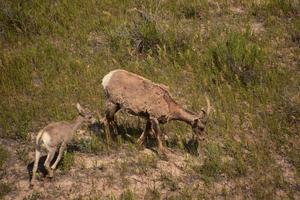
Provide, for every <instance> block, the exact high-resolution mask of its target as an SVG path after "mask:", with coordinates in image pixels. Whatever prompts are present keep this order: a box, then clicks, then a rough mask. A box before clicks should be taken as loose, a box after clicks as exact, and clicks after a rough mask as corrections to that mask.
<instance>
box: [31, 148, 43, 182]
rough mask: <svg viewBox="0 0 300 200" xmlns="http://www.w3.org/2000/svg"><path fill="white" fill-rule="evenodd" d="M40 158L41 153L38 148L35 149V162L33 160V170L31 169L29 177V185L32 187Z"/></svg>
mask: <svg viewBox="0 0 300 200" xmlns="http://www.w3.org/2000/svg"><path fill="white" fill-rule="evenodd" d="M40 157H41V151H40V149H39V148H36V150H35V160H34V165H33V169H32V177H31V181H30V185H34V182H35V181H36V172H37V169H38V165H39V160H40Z"/></svg>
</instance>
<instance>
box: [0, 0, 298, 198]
mask: <svg viewBox="0 0 300 200" xmlns="http://www.w3.org/2000/svg"><path fill="white" fill-rule="evenodd" d="M0 41H1V45H0V199H1V198H4V199H299V198H300V192H299V191H300V92H299V91H300V48H299V47H300V2H299V0H253V1H246V0H236V1H233V0H217V1H212V0H191V1H189V0H178V1H172V0H161V1H159V0H155V1H153V0H141V1H136V0H122V1H116V0H112V1H110V0H101V1H97V0H88V1H86V0H61V1H58V0H54V1H43V0H28V1H22V0H0ZM119 68H120V69H126V70H128V71H131V72H134V73H137V74H139V75H141V76H144V77H146V78H148V79H150V80H152V81H154V82H157V83H162V84H164V85H167V86H168V87H169V90H170V92H171V93H172V96H173V97H174V98H175V99H176V100H177V101H178V102H180V103H181V104H182V105H184V106H185V107H186V108H188V109H190V110H193V111H200V109H201V108H202V107H205V106H206V102H205V98H204V96H205V94H207V96H208V97H209V99H210V101H211V103H212V106H213V110H214V112H213V114H212V116H211V118H210V121H209V123H208V127H207V138H206V140H205V141H204V142H203V143H201V144H200V147H201V149H202V152H201V154H200V155H198V153H197V151H196V148H197V147H198V145H199V144H198V143H197V142H195V141H194V140H193V139H194V138H193V134H192V130H191V128H190V127H189V126H187V125H186V124H183V123H181V122H171V123H168V124H166V125H164V126H163V127H162V129H163V131H164V132H165V133H166V134H167V135H168V139H167V141H166V144H165V145H166V146H168V149H169V150H170V151H169V152H168V157H167V158H163V157H161V156H159V155H158V154H157V153H156V144H153V141H152V140H150V141H148V144H147V148H143V147H140V146H139V145H138V144H136V142H135V141H136V139H137V138H138V137H139V135H140V134H141V132H142V128H143V127H144V121H143V120H142V119H139V118H137V117H133V116H131V115H128V114H126V113H123V112H120V113H118V114H117V121H118V130H119V133H120V135H119V136H117V138H115V139H113V141H111V142H110V143H108V142H107V141H106V139H105V137H104V133H103V130H102V127H100V126H98V125H97V124H96V125H93V126H91V127H83V128H82V130H81V131H80V133H78V134H77V135H76V138H75V139H74V141H73V142H72V143H71V144H70V145H69V147H68V152H67V153H65V155H64V159H63V161H62V162H61V163H60V165H59V169H58V170H57V171H56V173H55V177H54V178H53V179H51V180H49V179H47V178H43V174H42V173H40V177H39V181H38V182H39V183H38V184H37V185H36V186H35V187H34V188H28V185H29V182H28V181H29V173H28V169H29V171H30V168H32V161H33V159H34V137H35V135H36V133H37V132H38V130H39V129H41V128H42V127H44V126H45V125H47V124H48V123H50V122H53V121H61V120H72V119H73V118H74V117H76V115H77V113H76V109H75V104H76V102H80V103H81V104H82V105H84V106H86V107H88V108H89V109H90V110H93V111H95V116H96V117H99V116H100V115H103V114H104V106H105V105H104V94H103V91H102V86H101V81H102V78H103V76H104V75H105V74H106V73H108V72H109V71H111V70H113V69H119Z"/></svg>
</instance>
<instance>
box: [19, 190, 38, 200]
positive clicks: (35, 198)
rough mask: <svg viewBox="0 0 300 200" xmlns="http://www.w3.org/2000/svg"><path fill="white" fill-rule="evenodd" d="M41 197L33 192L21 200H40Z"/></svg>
mask: <svg viewBox="0 0 300 200" xmlns="http://www.w3.org/2000/svg"><path fill="white" fill-rule="evenodd" d="M41 197H42V195H41V194H40V193H39V192H33V193H32V194H31V195H28V196H27V197H25V198H24V199H23V200H38V199H41Z"/></svg>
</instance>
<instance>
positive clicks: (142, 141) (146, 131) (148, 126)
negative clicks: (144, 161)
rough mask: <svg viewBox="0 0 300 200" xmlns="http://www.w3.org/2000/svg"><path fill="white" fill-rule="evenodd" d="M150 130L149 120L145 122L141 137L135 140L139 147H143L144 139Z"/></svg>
mask: <svg viewBox="0 0 300 200" xmlns="http://www.w3.org/2000/svg"><path fill="white" fill-rule="evenodd" d="M150 130H151V122H150V121H149V120H147V122H146V127H145V129H144V131H143V133H142V135H141V136H140V137H139V139H138V140H137V143H138V144H139V145H143V144H144V143H145V139H146V137H147V136H148V135H149V131H150Z"/></svg>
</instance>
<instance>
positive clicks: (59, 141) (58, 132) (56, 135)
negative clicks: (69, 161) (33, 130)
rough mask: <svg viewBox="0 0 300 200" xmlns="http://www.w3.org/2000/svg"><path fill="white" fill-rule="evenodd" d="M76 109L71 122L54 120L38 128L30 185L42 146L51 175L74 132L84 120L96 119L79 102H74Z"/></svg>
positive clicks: (46, 165) (92, 120)
mask: <svg viewBox="0 0 300 200" xmlns="http://www.w3.org/2000/svg"><path fill="white" fill-rule="evenodd" d="M76 107H77V110H78V113H79V115H78V117H77V118H76V119H74V120H73V121H71V122H66V121H62V122H54V123H50V124H49V125H47V126H46V127H45V128H43V129H42V130H40V132H39V133H38V135H37V137H36V149H35V161H34V166H33V170H32V178H31V182H30V185H33V184H34V182H35V180H36V171H37V168H38V163H39V159H40V157H41V150H42V146H44V147H45V149H46V150H47V152H48V154H47V158H46V161H45V163H44V166H45V168H46V170H47V171H48V175H49V177H50V178H51V177H53V170H54V169H55V168H56V166H57V164H58V162H59V161H60V160H61V158H62V155H63V152H64V150H65V148H66V146H67V144H68V142H70V141H71V140H72V138H73V135H74V133H75V132H76V130H77V129H79V128H80V126H81V125H82V124H83V123H84V122H89V123H94V122H95V121H96V119H95V118H94V117H93V116H92V114H91V112H90V111H88V110H87V109H83V108H82V107H81V106H80V104H79V103H77V104H76ZM59 145H60V148H59V153H58V157H57V159H56V161H55V163H54V164H53V165H52V166H51V168H50V163H51V161H52V159H53V157H54V155H55V152H56V150H57V147H58V146H59Z"/></svg>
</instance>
